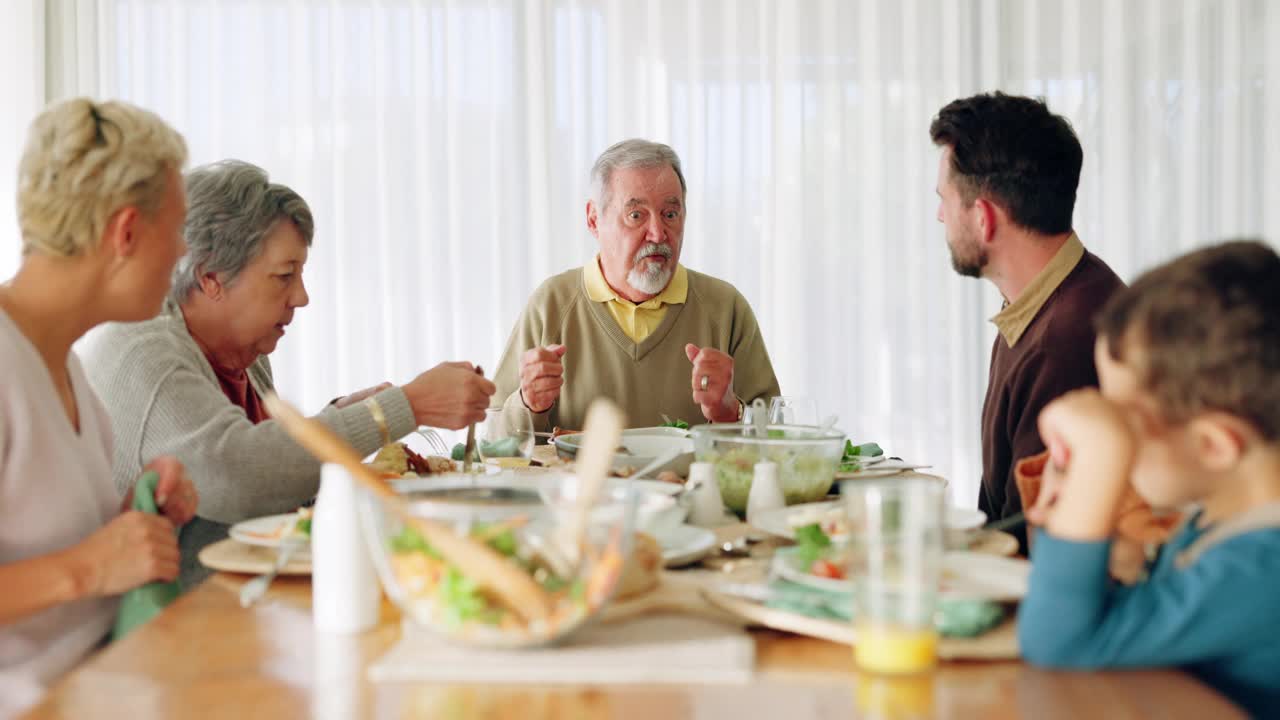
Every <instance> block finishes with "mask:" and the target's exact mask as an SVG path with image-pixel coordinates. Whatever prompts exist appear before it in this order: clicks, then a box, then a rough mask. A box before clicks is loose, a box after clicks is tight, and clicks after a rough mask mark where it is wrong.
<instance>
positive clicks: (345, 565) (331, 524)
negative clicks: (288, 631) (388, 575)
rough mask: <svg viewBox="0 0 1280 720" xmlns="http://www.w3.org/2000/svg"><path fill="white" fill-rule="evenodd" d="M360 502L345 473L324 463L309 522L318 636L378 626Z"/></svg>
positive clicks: (378, 597)
mask: <svg viewBox="0 0 1280 720" xmlns="http://www.w3.org/2000/svg"><path fill="white" fill-rule="evenodd" d="M359 503H360V497H359V493H358V492H357V490H356V486H355V481H354V480H353V479H352V478H351V475H350V473H348V472H347V471H346V470H345V469H343V468H342V467H341V466H339V465H333V464H331V463H325V464H324V466H322V467H321V468H320V494H319V495H318V496H316V509H315V514H314V515H313V516H312V521H311V529H312V533H311V612H312V616H313V617H314V619H315V626H316V629H317V630H320V631H322V632H331V633H358V632H364V631H365V630H368V629H369V628H372V627H373V626H374V625H376V624H377V623H378V609H379V606H380V604H381V600H382V592H381V590H380V589H379V586H378V575H377V572H376V571H375V570H374V567H373V560H372V558H370V557H369V549H368V547H367V546H366V545H365V540H364V537H363V536H362V535H361V532H360V531H361V528H360V516H359Z"/></svg>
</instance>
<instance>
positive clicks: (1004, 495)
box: [978, 252, 1124, 552]
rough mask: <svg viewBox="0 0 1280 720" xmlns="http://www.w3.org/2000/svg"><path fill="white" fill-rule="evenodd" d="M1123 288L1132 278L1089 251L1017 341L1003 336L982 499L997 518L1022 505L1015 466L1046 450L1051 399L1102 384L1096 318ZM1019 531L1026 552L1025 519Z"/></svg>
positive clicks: (994, 358)
mask: <svg viewBox="0 0 1280 720" xmlns="http://www.w3.org/2000/svg"><path fill="white" fill-rule="evenodd" d="M1122 287H1124V283H1123V282H1122V281H1121V280H1120V278H1119V277H1117V276H1116V274H1115V273H1114V272H1112V271H1111V268H1109V267H1107V264H1106V263H1104V262H1102V260H1100V259H1098V257H1097V256H1095V255H1094V254H1093V253H1090V252H1085V254H1084V256H1083V257H1082V258H1080V262H1078V263H1077V264H1076V266H1075V269H1073V270H1072V271H1071V272H1070V273H1069V274H1068V275H1067V277H1066V278H1065V279H1064V280H1063V281H1062V284H1060V285H1059V286H1058V287H1057V289H1055V290H1054V291H1053V293H1052V294H1051V295H1050V296H1049V299H1048V300H1046V301H1045V303H1044V305H1043V306H1042V307H1041V308H1040V311H1039V312H1038V313H1036V316H1035V318H1034V319H1032V321H1031V324H1030V325H1028V326H1027V329H1026V330H1025V331H1023V333H1022V336H1021V337H1019V338H1018V341H1017V342H1016V343H1015V344H1014V346H1013V347H1009V344H1008V343H1007V342H1005V339H1004V338H1003V337H1001V336H997V337H996V341H995V344H994V346H993V347H992V349H991V376H990V380H989V381H988V384H987V398H986V401H985V402H984V403H983V405H982V493H981V495H980V496H979V498H978V508H979V509H980V510H982V511H983V512H985V513H986V514H987V518H988V519H989V520H998V519H1000V518H1005V517H1008V516H1010V515H1013V514H1015V513H1017V512H1020V511H1021V510H1022V498H1021V497H1019V495H1018V487H1017V485H1015V484H1014V479H1013V466H1014V464H1015V463H1016V462H1017V461H1018V460H1019V459H1021V458H1024V457H1028V456H1030V455H1035V454H1037V453H1040V452H1043V451H1044V449H1045V448H1044V443H1043V442H1041V440H1040V432H1039V430H1038V429H1037V427H1036V419H1037V418H1038V417H1039V416H1040V411H1041V410H1043V409H1044V406H1045V405H1048V404H1049V403H1050V402H1051V401H1052V400H1054V399H1055V398H1057V397H1058V396H1060V395H1063V394H1064V393H1066V392H1068V391H1070V390H1074V389H1076V388H1081V387H1089V386H1094V387H1096V386H1097V384H1098V372H1097V370H1096V369H1095V368H1094V366H1093V342H1094V331H1093V318H1094V315H1096V314H1097V312H1098V311H1099V310H1100V309H1101V308H1102V306H1103V305H1104V304H1105V303H1106V302H1107V299H1108V298H1110V297H1111V294H1112V293H1113V292H1115V291H1116V290H1119V289H1120V288H1122ZM1012 532H1013V533H1014V535H1016V536H1017V537H1018V543H1019V545H1020V546H1021V548H1022V551H1023V552H1026V548H1027V536H1026V529H1025V526H1024V527H1020V528H1018V529H1017V530H1015V531H1012Z"/></svg>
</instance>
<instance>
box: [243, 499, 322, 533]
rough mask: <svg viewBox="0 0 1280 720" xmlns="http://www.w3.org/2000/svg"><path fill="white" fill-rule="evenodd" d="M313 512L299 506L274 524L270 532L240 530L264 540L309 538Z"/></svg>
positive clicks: (310, 509) (311, 509)
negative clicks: (285, 517) (274, 526)
mask: <svg viewBox="0 0 1280 720" xmlns="http://www.w3.org/2000/svg"><path fill="white" fill-rule="evenodd" d="M313 513H314V509H313V508H309V507H300V508H298V509H297V510H294V511H293V514H292V515H289V516H288V518H287V519H286V520H285V521H284V522H282V523H280V524H279V525H278V526H276V529H274V530H272V531H271V532H266V533H264V532H253V531H252V530H241V532H243V533H244V534H245V535H251V536H253V537H259V538H263V539H264V540H285V539H292V538H300V539H306V540H310V539H311V516H312V514H313Z"/></svg>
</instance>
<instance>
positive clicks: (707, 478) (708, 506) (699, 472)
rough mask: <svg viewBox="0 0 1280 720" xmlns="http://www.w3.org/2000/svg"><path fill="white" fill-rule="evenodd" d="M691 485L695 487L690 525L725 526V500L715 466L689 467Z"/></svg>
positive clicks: (702, 464) (709, 464)
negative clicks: (722, 496) (721, 495)
mask: <svg viewBox="0 0 1280 720" xmlns="http://www.w3.org/2000/svg"><path fill="white" fill-rule="evenodd" d="M689 483H691V484H693V485H694V490H693V491H692V492H693V508H692V509H691V510H690V512H689V524H690V525H697V526H698V527H715V526H717V525H723V524H725V521H726V520H727V518H726V517H725V515H726V513H725V507H724V499H723V498H721V497H720V485H719V484H718V483H717V482H716V475H715V465H713V464H711V463H709V462H695V463H692V464H691V465H689Z"/></svg>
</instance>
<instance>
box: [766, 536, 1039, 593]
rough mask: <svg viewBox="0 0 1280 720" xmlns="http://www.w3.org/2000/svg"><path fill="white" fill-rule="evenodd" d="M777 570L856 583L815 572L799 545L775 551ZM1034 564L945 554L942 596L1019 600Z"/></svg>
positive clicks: (835, 584) (827, 584)
mask: <svg viewBox="0 0 1280 720" xmlns="http://www.w3.org/2000/svg"><path fill="white" fill-rule="evenodd" d="M774 557H775V560H774V564H773V567H774V570H775V571H776V572H777V573H778V575H780V576H781V577H782V578H784V579H786V580H789V581H791V582H793V583H796V584H797V585H803V586H805V587H811V588H814V589H815V590H824V591H827V592H838V593H848V592H852V591H853V585H852V583H851V582H850V581H849V580H847V579H845V580H839V579H835V578H825V577H819V576H817V575H813V574H811V573H810V572H809V571H808V568H806V567H802V563H801V562H800V558H799V557H798V555H797V554H796V549H795V548H782V549H780V550H778V551H777V553H776V554H775V556H774ZM1030 574H1031V563H1030V562H1028V561H1026V560H1023V559H1022V558H1007V557H998V556H995V555H987V554H983V553H974V552H963V551H957V552H948V553H944V554H943V556H942V589H941V592H940V593H939V594H940V596H941V597H943V598H946V599H949V600H990V601H993V602H1016V601H1018V600H1021V599H1022V597H1023V596H1025V595H1026V594H1027V578H1028V576H1030Z"/></svg>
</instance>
